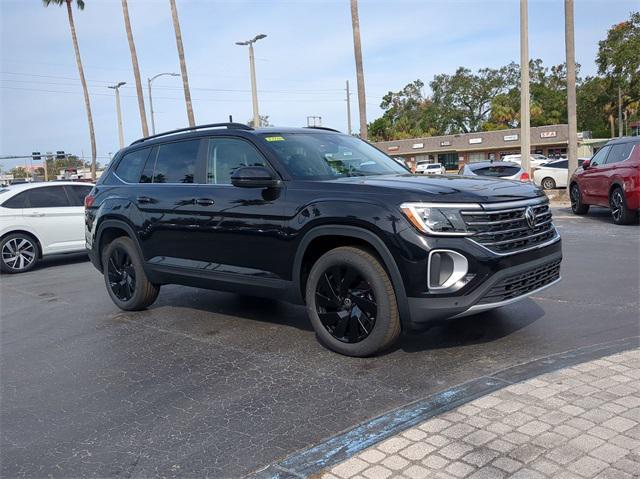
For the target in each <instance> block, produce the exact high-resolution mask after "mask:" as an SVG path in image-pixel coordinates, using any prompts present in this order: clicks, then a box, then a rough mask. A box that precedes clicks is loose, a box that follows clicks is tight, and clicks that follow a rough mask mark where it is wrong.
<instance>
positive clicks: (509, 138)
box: [504, 135, 518, 141]
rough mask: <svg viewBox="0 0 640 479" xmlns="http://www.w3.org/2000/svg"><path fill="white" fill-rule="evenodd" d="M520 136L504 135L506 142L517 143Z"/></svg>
mask: <svg viewBox="0 0 640 479" xmlns="http://www.w3.org/2000/svg"><path fill="white" fill-rule="evenodd" d="M517 139H518V135H504V141H516V140H517Z"/></svg>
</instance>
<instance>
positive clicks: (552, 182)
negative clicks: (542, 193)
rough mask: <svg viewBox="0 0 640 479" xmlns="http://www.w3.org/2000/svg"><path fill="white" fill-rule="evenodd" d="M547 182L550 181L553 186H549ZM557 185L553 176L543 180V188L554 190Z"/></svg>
mask: <svg viewBox="0 0 640 479" xmlns="http://www.w3.org/2000/svg"><path fill="white" fill-rule="evenodd" d="M546 183H550V184H551V186H549V187H547V185H546ZM555 187H556V182H555V180H554V179H553V178H549V177H548V176H547V177H546V178H544V179H543V180H542V188H543V189H545V190H553V189H554V188H555Z"/></svg>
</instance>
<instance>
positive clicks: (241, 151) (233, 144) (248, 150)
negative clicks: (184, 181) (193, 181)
mask: <svg viewBox="0 0 640 479" xmlns="http://www.w3.org/2000/svg"><path fill="white" fill-rule="evenodd" d="M241 166H267V163H266V161H265V160H264V158H263V157H262V155H261V154H260V152H259V151H258V150H257V149H256V148H255V147H254V146H253V145H252V144H251V143H249V142H247V141H244V140H240V139H238V138H212V139H211V140H210V141H209V154H208V155H207V183H210V184H215V185H230V184H231V175H232V174H233V172H234V171H235V170H237V169H238V168H240V167H241Z"/></svg>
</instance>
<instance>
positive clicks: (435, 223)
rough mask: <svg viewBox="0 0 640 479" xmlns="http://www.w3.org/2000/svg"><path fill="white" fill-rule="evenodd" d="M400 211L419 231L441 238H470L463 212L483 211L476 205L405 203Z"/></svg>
mask: <svg viewBox="0 0 640 479" xmlns="http://www.w3.org/2000/svg"><path fill="white" fill-rule="evenodd" d="M400 209H401V210H402V212H403V213H404V214H405V216H406V217H407V219H408V220H409V221H410V222H411V224H413V226H415V227H416V228H418V230H419V231H422V232H423V233H426V234H430V235H439V236H469V235H471V234H473V232H471V231H468V230H467V225H466V224H465V222H464V220H463V219H462V216H461V215H460V211H461V210H478V209H481V207H480V205H479V204H476V203H450V204H447V203H403V204H401V205H400Z"/></svg>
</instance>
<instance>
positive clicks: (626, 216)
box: [609, 187, 633, 225]
mask: <svg viewBox="0 0 640 479" xmlns="http://www.w3.org/2000/svg"><path fill="white" fill-rule="evenodd" d="M616 194H619V195H620V198H621V199H622V202H621V211H620V218H619V219H618V220H616V219H615V217H614V216H613V197H614V196H615V195H616ZM609 211H611V219H612V220H613V222H614V223H615V224H617V225H627V224H630V223H632V221H633V218H632V217H631V214H630V212H629V209H628V208H627V199H626V198H625V196H624V192H623V191H622V189H621V188H620V187H617V188H614V190H613V191H612V192H611V196H610V197H609Z"/></svg>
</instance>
